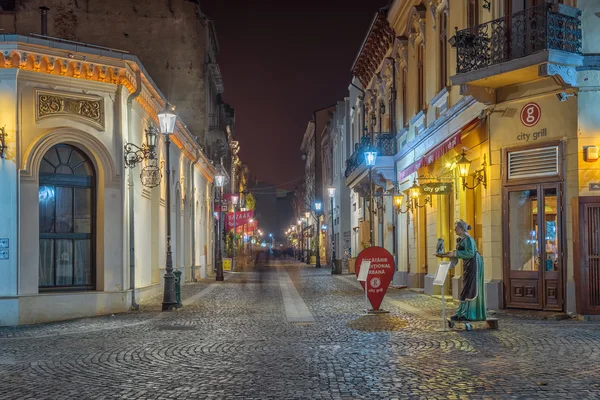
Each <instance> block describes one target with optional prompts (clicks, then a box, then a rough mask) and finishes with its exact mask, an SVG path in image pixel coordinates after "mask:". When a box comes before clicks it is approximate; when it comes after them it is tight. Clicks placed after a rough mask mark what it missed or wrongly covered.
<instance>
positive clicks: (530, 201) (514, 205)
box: [504, 183, 564, 311]
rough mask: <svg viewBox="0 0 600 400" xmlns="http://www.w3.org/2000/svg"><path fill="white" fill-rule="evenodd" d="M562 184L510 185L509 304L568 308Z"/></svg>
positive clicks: (507, 208)
mask: <svg viewBox="0 0 600 400" xmlns="http://www.w3.org/2000/svg"><path fill="white" fill-rule="evenodd" d="M561 195H562V184H561V183H542V184H528V185H519V186H513V187H505V188H504V235H505V237H504V243H505V251H504V275H505V289H506V294H507V299H506V300H507V306H508V307H515V308H529V309H537V310H553V311H562V309H563V293H564V290H563V257H562V255H563V249H562V238H563V224H562V198H561V197H562V196H561Z"/></svg>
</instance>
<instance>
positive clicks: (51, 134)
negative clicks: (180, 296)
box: [0, 35, 215, 325]
mask: <svg viewBox="0 0 600 400" xmlns="http://www.w3.org/2000/svg"><path fill="white" fill-rule="evenodd" d="M0 47H2V54H3V57H4V62H3V63H2V66H3V68H2V69H1V70H0V73H1V74H2V75H3V78H2V81H3V89H2V94H1V95H0V99H1V101H2V110H3V112H2V116H3V118H4V121H3V124H5V127H4V132H5V133H6V136H5V137H4V141H3V143H4V144H5V148H4V150H3V158H1V159H0V182H2V186H3V190H2V195H1V196H0V201H1V202H2V214H1V218H2V220H3V221H4V222H3V223H2V224H0V237H1V238H2V241H1V242H2V246H3V248H2V259H1V260H0V269H1V270H2V271H3V273H4V276H5V277H6V279H3V280H2V283H1V284H0V299H1V300H0V325H16V324H31V323H39V322H47V321H54V320H61V319H68V318H75V317H83V316H91V315H101V314H109V313H115V312H123V311H127V310H129V309H130V308H131V307H132V306H135V301H139V300H140V299H143V298H144V297H146V296H150V295H154V294H157V293H160V292H162V284H161V280H162V277H163V275H164V273H165V271H164V269H165V263H166V257H165V255H166V242H167V238H166V215H167V212H169V213H170V214H171V244H172V252H173V266H174V267H175V268H177V269H179V270H181V271H182V273H183V275H184V278H186V279H188V280H189V279H190V277H192V279H196V278H201V277H206V276H207V274H208V273H210V271H211V269H212V268H211V266H212V264H213V260H212V252H211V247H212V246H213V242H212V237H213V236H212V232H213V229H212V220H213V216H212V214H213V213H212V209H213V204H212V199H213V196H214V189H213V184H212V181H213V177H214V172H215V170H214V167H213V166H212V164H211V162H210V161H209V160H208V158H207V157H206V156H205V155H204V153H203V152H202V151H201V149H200V146H199V145H198V143H197V142H196V140H195V139H194V136H192V135H191V132H190V131H189V130H187V128H186V126H185V125H184V123H183V122H182V120H178V122H177V125H176V129H175V132H174V133H173V134H172V135H171V138H170V143H171V144H170V153H169V160H170V171H169V172H170V182H171V185H170V187H167V186H166V179H165V177H166V174H167V171H166V170H165V167H166V165H165V161H166V159H167V154H166V151H167V148H166V140H165V138H164V137H163V136H162V135H160V138H159V140H158V141H157V144H156V154H157V156H156V158H155V159H154V160H148V159H146V160H144V161H142V162H141V163H139V164H137V166H135V168H133V170H130V171H131V173H129V171H127V170H126V169H125V163H124V157H125V150H124V146H125V145H126V144H127V143H132V144H134V145H136V146H138V147H142V144H143V143H144V144H146V145H150V144H151V143H148V141H147V140H148V139H147V137H146V134H145V132H147V131H148V130H149V129H150V127H151V126H156V125H157V123H158V118H157V113H158V112H159V111H162V110H164V109H165V107H166V101H167V99H166V97H165V96H164V95H163V94H162V93H161V91H160V90H159V89H158V87H157V86H156V85H154V84H153V83H152V78H151V76H150V75H149V74H148V73H147V71H146V70H145V68H144V66H143V65H142V64H141V62H140V61H139V60H138V59H137V58H136V57H135V56H132V55H130V54H126V53H117V52H107V51H105V50H100V49H97V48H91V47H85V46H81V45H71V44H65V43H60V42H56V41H51V40H45V39H39V38H36V39H32V38H30V37H23V36H18V35H5V36H2V38H1V41H0ZM157 177H158V178H161V177H162V178H161V179H160V183H159V184H158V186H156V187H154V188H152V187H150V186H152V185H151V183H154V184H156V183H157V181H156V178H157ZM167 192H169V193H170V199H171V210H167V209H166V195H167ZM132 295H135V296H132Z"/></svg>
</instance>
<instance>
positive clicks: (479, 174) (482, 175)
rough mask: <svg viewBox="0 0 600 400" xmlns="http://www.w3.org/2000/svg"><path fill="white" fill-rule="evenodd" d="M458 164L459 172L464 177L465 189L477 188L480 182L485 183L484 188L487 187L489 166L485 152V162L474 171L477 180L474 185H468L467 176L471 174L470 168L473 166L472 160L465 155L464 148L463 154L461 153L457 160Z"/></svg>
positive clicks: (463, 184)
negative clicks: (487, 169) (487, 168)
mask: <svg viewBox="0 0 600 400" xmlns="http://www.w3.org/2000/svg"><path fill="white" fill-rule="evenodd" d="M456 165H457V166H458V174H459V175H460V178H461V179H462V186H463V190H466V189H471V190H473V189H475V188H476V187H477V186H479V184H480V183H481V184H483V187H484V188H487V175H486V172H485V170H486V167H487V163H486V160H485V154H484V155H483V163H482V164H481V169H478V170H477V171H475V172H474V180H475V181H477V183H476V184H475V185H474V186H468V185H467V177H468V176H469V169H470V167H471V161H469V159H467V157H466V156H465V151H464V150H463V152H462V154H461V155H460V159H459V160H458V161H457V162H456Z"/></svg>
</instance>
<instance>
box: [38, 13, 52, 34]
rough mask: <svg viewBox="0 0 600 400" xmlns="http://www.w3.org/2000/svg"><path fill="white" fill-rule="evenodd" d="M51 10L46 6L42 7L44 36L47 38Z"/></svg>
mask: <svg viewBox="0 0 600 400" xmlns="http://www.w3.org/2000/svg"><path fill="white" fill-rule="evenodd" d="M49 10H50V9H49V8H48V7H46V6H41V7H40V14H41V17H42V35H44V36H47V35H48V11H49Z"/></svg>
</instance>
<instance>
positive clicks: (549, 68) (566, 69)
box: [538, 63, 577, 86]
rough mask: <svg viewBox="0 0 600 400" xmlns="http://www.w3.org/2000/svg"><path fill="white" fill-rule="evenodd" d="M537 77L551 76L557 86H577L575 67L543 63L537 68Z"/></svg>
mask: <svg viewBox="0 0 600 400" xmlns="http://www.w3.org/2000/svg"><path fill="white" fill-rule="evenodd" d="M538 75H539V76H552V77H553V78H554V79H555V80H556V81H557V83H558V84H559V85H569V86H577V71H576V70H575V67H571V66H568V65H559V64H552V63H544V64H541V65H540V66H539V67H538Z"/></svg>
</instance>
